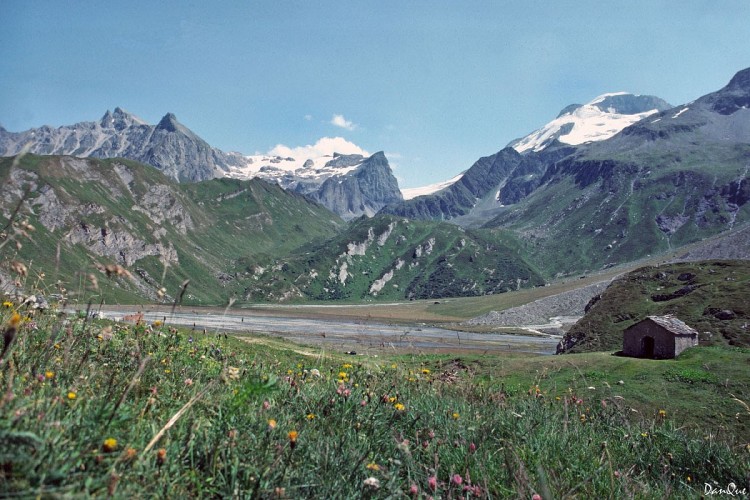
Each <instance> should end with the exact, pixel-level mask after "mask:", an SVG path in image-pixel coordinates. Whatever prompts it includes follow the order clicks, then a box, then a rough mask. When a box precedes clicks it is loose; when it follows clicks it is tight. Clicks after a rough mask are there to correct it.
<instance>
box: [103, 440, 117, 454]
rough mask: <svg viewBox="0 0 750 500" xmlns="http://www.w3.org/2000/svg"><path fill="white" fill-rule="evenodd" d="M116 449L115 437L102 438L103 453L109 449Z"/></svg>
mask: <svg viewBox="0 0 750 500" xmlns="http://www.w3.org/2000/svg"><path fill="white" fill-rule="evenodd" d="M116 449H117V440H116V439H115V438H107V439H105V440H104V444H102V450H103V451H104V453H109V452H111V451H115V450H116Z"/></svg>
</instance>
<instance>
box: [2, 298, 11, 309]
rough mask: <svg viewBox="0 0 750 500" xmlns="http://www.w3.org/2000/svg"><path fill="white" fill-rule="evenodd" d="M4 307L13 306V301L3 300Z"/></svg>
mask: <svg viewBox="0 0 750 500" xmlns="http://www.w3.org/2000/svg"><path fill="white" fill-rule="evenodd" d="M3 307H7V308H10V307H13V302H8V301H7V300H6V301H5V302H3Z"/></svg>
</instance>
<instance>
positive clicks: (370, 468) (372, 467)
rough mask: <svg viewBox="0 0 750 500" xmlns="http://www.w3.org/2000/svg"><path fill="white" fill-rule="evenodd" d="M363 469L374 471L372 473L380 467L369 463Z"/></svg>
mask: <svg viewBox="0 0 750 500" xmlns="http://www.w3.org/2000/svg"><path fill="white" fill-rule="evenodd" d="M365 468H366V469H368V470H374V471H379V470H380V466H379V465H378V464H376V463H375V462H370V463H369V464H367V465H365Z"/></svg>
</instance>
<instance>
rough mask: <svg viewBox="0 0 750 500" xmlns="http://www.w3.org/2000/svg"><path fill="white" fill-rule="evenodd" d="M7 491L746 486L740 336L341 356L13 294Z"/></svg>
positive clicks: (442, 494)
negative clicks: (736, 341)
mask: <svg viewBox="0 0 750 500" xmlns="http://www.w3.org/2000/svg"><path fill="white" fill-rule="evenodd" d="M0 321H2V328H3V330H4V350H3V353H2V360H1V361H0V387H1V388H2V392H1V393H2V396H0V491H3V492H5V493H4V494H5V495H7V496H11V497H13V496H18V497H31V496H34V497H36V496H39V497H61V496H62V497H65V496H75V497H81V496H114V497H120V498H131V497H147V496H164V497H168V498H174V497H221V498H230V497H232V498H306V497H307V498H309V497H315V498H356V497H365V498H387V497H414V498H427V497H434V498H532V497H533V496H534V495H540V496H541V497H542V498H556V497H579V498H603V497H611V498H619V497H638V498H644V497H645V498H651V497H654V498H655V497H666V496H675V497H690V496H699V495H701V494H702V493H703V491H704V483H711V484H713V485H715V486H716V487H722V488H726V486H727V485H728V484H729V483H732V482H733V483H735V484H737V485H738V486H739V487H743V485H746V484H747V481H748V470H750V445H749V444H748V443H750V430H749V429H750V408H748V406H747V404H746V403H747V402H748V401H750V388H749V386H748V382H749V381H750V376H749V375H748V370H747V366H748V362H749V361H750V351H748V350H747V349H737V348H727V347H711V348H695V349H692V350H689V351H687V352H685V353H684V354H683V355H682V356H681V357H680V358H679V359H678V360H676V361H667V362H656V361H648V360H635V359H627V358H618V357H614V356H611V355H608V354H603V353H598V354H581V355H569V356H557V357H550V356H536V357H535V356H521V355H515V356H508V357H497V356H486V355H485V356H482V355H475V356H462V357H455V356H445V355H412V354H407V353H403V354H399V355H393V356H388V357H363V356H347V355H343V354H339V353H332V352H326V351H322V350H318V349H313V348H310V347H305V346H298V345H293V344H289V343H286V342H282V341H280V340H277V339H273V338H270V337H262V336H253V337H246V338H242V337H240V338H235V337H231V336H225V335H223V334H218V333H210V332H209V333H208V334H204V333H203V332H202V331H199V332H198V331H190V330H178V329H176V328H173V327H171V326H170V325H169V324H161V323H159V322H157V323H154V324H144V323H140V324H125V323H110V322H106V321H98V320H97V321H94V320H91V319H88V318H86V317H84V316H83V315H80V316H70V315H66V314H63V313H56V312H54V310H53V311H51V312H43V313H40V312H34V311H30V310H26V309H25V308H23V307H21V306H19V304H17V303H14V302H12V301H6V302H5V303H4V304H3V306H2V311H1V315H0Z"/></svg>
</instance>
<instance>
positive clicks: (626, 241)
mask: <svg viewBox="0 0 750 500" xmlns="http://www.w3.org/2000/svg"><path fill="white" fill-rule="evenodd" d="M748 73H750V70H745V71H743V72H740V73H738V75H737V76H736V77H735V78H733V79H732V82H731V83H730V84H729V85H728V86H727V87H725V88H724V89H721V90H719V91H717V92H715V93H712V94H709V95H707V96H704V97H702V98H700V99H697V100H696V101H694V102H693V103H690V104H688V105H684V106H678V107H677V108H674V109H671V110H669V111H663V112H660V113H658V114H655V115H652V116H650V117H649V118H647V119H646V120H642V121H640V122H638V123H636V124H635V125H632V126H631V127H628V128H626V129H624V130H623V131H622V132H621V133H620V134H618V135H616V136H614V137H612V138H611V139H609V140H606V141H601V142H597V143H592V144H589V145H585V146H579V147H578V148H576V149H575V151H574V153H573V154H571V155H569V156H567V157H565V158H563V159H561V160H560V161H558V162H556V163H553V164H550V165H549V166H548V168H547V170H546V173H545V174H544V175H543V177H542V178H541V180H540V184H539V187H538V188H537V190H536V191H535V192H534V193H533V194H532V195H530V196H529V197H528V198H526V199H525V200H523V201H522V202H521V203H519V204H517V205H516V206H514V207H512V208H510V209H508V210H506V211H505V212H503V213H501V214H500V215H498V216H497V217H496V218H495V219H493V220H492V221H490V222H488V223H487V224H486V226H487V227H502V228H506V229H513V230H516V231H518V232H519V233H520V234H521V235H523V238H524V240H525V241H526V246H527V248H528V250H529V252H530V253H531V254H532V255H533V256H534V257H535V258H536V259H539V260H540V262H542V261H543V262H544V263H545V268H546V270H547V271H548V272H556V273H560V274H570V273H573V272H579V271H581V270H585V269H597V268H599V267H601V266H603V265H610V264H613V263H621V262H625V261H631V260H635V259H637V258H640V257H644V256H646V255H648V254H654V253H659V252H662V251H666V250H669V249H671V248H676V247H678V246H681V245H684V244H687V243H690V242H694V241H697V240H699V239H701V238H705V237H707V236H711V235H714V234H717V233H719V232H722V231H726V230H729V229H731V228H733V227H734V226H735V225H737V224H740V223H743V222H746V221H748V220H749V219H750V205H748V203H747V202H748V201H749V200H750V184H749V183H748V180H747V176H748V173H750V109H748V108H747V105H746V102H747V99H748V98H749V97H750V82H748V78H747V77H746V75H747V74H748ZM530 154H531V153H530Z"/></svg>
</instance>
